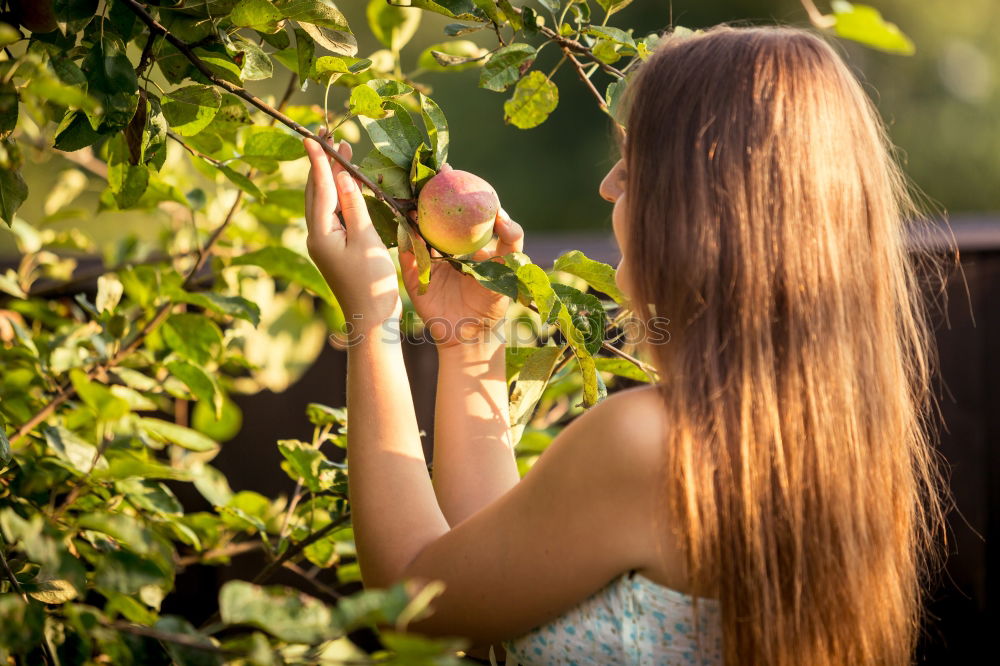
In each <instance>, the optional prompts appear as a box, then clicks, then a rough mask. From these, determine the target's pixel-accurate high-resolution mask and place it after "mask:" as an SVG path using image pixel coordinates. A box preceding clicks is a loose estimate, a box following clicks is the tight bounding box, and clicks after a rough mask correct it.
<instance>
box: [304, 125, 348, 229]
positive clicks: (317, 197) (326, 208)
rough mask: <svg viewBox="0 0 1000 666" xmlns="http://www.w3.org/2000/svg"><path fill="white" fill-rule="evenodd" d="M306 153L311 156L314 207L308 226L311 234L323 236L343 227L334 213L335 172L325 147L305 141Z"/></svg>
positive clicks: (308, 219) (310, 174) (310, 140)
mask: <svg viewBox="0 0 1000 666" xmlns="http://www.w3.org/2000/svg"><path fill="white" fill-rule="evenodd" d="M305 147H306V153H307V154H308V155H309V163H310V169H309V184H308V186H311V187H310V194H311V195H312V196H311V197H310V199H311V201H312V205H311V207H310V210H311V213H312V214H311V215H308V216H307V217H306V225H307V228H308V229H309V233H310V234H314V235H316V236H322V235H325V234H327V233H330V232H331V231H333V230H334V229H337V228H339V227H341V224H340V221H339V220H338V219H337V215H336V213H335V212H334V211H335V210H336V208H337V199H338V198H337V190H336V188H335V187H334V183H333V172H332V170H331V169H330V161H329V160H328V159H327V158H326V153H324V152H323V147H322V146H320V145H319V144H318V143H316V142H315V141H313V140H312V139H306V140H305Z"/></svg>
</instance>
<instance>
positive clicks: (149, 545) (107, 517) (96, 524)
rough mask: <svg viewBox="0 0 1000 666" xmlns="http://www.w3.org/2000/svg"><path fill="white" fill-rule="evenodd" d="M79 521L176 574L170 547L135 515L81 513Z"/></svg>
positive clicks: (161, 569) (169, 572)
mask: <svg viewBox="0 0 1000 666" xmlns="http://www.w3.org/2000/svg"><path fill="white" fill-rule="evenodd" d="M142 420H151V419H142ZM171 425H173V424H171ZM77 521H78V522H77V525H78V526H79V527H81V528H83V529H88V530H95V531H97V532H101V533H103V534H107V535H108V536H110V537H112V538H114V539H115V540H116V541H118V542H119V543H120V544H122V545H123V546H125V547H126V548H128V549H129V550H130V551H132V552H133V553H135V554H136V555H140V556H142V557H144V558H146V559H147V560H148V561H149V562H150V563H152V564H154V565H155V566H156V567H157V568H159V569H160V571H162V572H164V573H167V574H171V573H172V572H173V570H174V563H173V552H172V549H171V547H170V544H169V543H168V542H167V541H166V540H165V539H163V537H160V536H159V535H157V534H156V533H155V532H153V530H151V529H150V528H148V527H146V526H144V525H143V524H142V522H141V521H139V520H136V519H135V518H134V517H133V516H127V515H125V514H122V513H105V512H103V511H88V512H86V513H81V514H80V515H79V518H78V519H77ZM119 552H121V551H119ZM105 556H107V553H106V554H105Z"/></svg>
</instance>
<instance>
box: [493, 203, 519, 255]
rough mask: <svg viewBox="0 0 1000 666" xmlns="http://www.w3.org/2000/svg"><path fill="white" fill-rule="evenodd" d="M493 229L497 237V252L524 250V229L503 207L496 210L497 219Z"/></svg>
mask: <svg viewBox="0 0 1000 666" xmlns="http://www.w3.org/2000/svg"><path fill="white" fill-rule="evenodd" d="M493 230H494V232H496V234H497V237H498V238H499V240H498V241H497V254H507V253H508V252H521V251H523V250H524V229H522V228H521V225H520V224H518V223H517V222H515V221H514V220H512V219H510V215H508V214H507V211H505V210H504V209H503V208H501V209H500V210H499V211H498V212H497V220H496V223H495V224H494V226H493Z"/></svg>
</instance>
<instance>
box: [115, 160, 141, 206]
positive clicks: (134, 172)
mask: <svg viewBox="0 0 1000 666" xmlns="http://www.w3.org/2000/svg"><path fill="white" fill-rule="evenodd" d="M147 187H149V167H147V166H145V165H143V164H128V163H125V162H118V163H116V164H109V165H108V189H109V190H110V191H111V192H112V193H113V194H114V197H115V203H116V204H117V205H118V208H120V209H122V210H124V209H127V208H132V207H133V206H136V205H137V204H138V203H139V200H140V199H141V198H142V195H143V194H145V193H146V188H147Z"/></svg>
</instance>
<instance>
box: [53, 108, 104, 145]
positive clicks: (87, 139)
mask: <svg viewBox="0 0 1000 666" xmlns="http://www.w3.org/2000/svg"><path fill="white" fill-rule="evenodd" d="M100 138H101V135H100V134H98V133H97V132H96V131H94V128H93V127H91V126H90V121H89V120H87V116H86V114H84V113H83V112H82V111H68V112H67V113H66V115H65V116H63V119H62V121H61V122H60V123H59V127H57V128H56V132H55V144H54V146H53V147H54V148H55V149H56V150H63V151H66V152H74V151H77V150H80V149H81V148H86V147H87V146H92V145H93V144H94V143H96V142H97V141H98V140H100Z"/></svg>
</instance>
